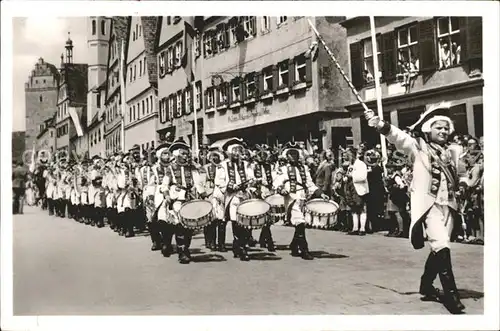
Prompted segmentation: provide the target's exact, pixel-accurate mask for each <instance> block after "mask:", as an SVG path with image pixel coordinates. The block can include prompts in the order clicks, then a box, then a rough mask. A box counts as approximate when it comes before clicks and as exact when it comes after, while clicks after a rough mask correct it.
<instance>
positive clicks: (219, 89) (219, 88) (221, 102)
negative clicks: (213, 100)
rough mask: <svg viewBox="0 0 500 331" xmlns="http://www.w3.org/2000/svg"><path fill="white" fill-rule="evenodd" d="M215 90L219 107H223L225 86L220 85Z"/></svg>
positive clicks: (225, 99) (225, 101)
mask: <svg viewBox="0 0 500 331" xmlns="http://www.w3.org/2000/svg"><path fill="white" fill-rule="evenodd" d="M217 89H218V91H219V105H225V104H226V103H227V89H226V85H225V84H222V85H220V86H219V87H218V88H217Z"/></svg>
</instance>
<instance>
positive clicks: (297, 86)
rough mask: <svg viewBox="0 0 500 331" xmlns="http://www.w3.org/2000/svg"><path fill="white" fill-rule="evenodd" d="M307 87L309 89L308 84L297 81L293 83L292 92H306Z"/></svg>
mask: <svg viewBox="0 0 500 331" xmlns="http://www.w3.org/2000/svg"><path fill="white" fill-rule="evenodd" d="M306 87H307V83H306V82H301V81H298V80H296V81H294V82H293V87H292V90H293V91H300V90H304V89H305V88H306Z"/></svg>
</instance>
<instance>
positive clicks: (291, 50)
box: [203, 16, 319, 135]
mask: <svg viewBox="0 0 500 331" xmlns="http://www.w3.org/2000/svg"><path fill="white" fill-rule="evenodd" d="M226 19H227V18H226ZM313 21H314V18H313ZM218 23H219V22H214V23H212V24H211V25H209V26H207V27H206V29H209V28H212V27H214V26H215V25H217V24H218ZM270 27H271V29H270V32H267V33H263V32H262V17H261V16H259V17H257V20H256V29H257V35H256V36H255V37H254V38H251V39H249V40H247V41H244V42H242V43H241V44H239V45H237V46H231V47H230V48H229V49H227V50H225V51H224V52H222V53H219V54H216V55H214V56H212V57H209V58H206V59H203V72H204V75H203V90H205V89H206V88H207V87H209V86H211V74H214V73H219V74H221V75H222V76H223V78H224V80H225V81H228V80H231V79H233V77H235V76H244V75H245V74H246V73H249V72H254V71H255V72H257V71H261V70H262V69H264V68H265V67H267V66H269V65H274V64H277V63H279V62H281V61H283V60H286V59H289V58H293V57H295V56H297V55H299V54H301V53H304V52H305V51H307V50H308V49H309V46H310V44H311V40H312V35H313V32H312V31H311V29H310V27H309V24H308V23H307V20H306V19H305V18H304V17H302V18H300V19H298V20H295V17H288V20H287V22H286V23H285V24H283V25H281V26H280V27H277V20H276V17H271V25H270ZM312 79H313V82H317V81H318V79H317V70H312ZM318 109H319V105H318V90H317V87H316V85H315V84H313V86H312V87H311V88H309V89H307V91H306V92H305V93H298V94H291V95H290V96H288V98H287V99H286V100H280V99H278V98H273V101H272V103H271V104H264V103H263V102H257V103H256V104H255V107H254V108H251V107H246V106H243V107H241V108H240V109H239V110H237V111H236V112H235V111H233V110H230V109H229V110H226V111H219V110H216V111H215V112H214V113H210V114H207V117H206V122H205V131H206V134H207V135H210V134H214V133H218V132H223V131H229V130H234V129H240V128H246V127H249V126H253V125H259V124H264V123H269V122H273V121H278V120H281V119H286V118H291V117H294V116H298V115H301V114H307V113H312V112H316V111H318Z"/></svg>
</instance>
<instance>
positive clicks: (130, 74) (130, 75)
mask: <svg viewBox="0 0 500 331" xmlns="http://www.w3.org/2000/svg"><path fill="white" fill-rule="evenodd" d="M160 69H161V65H160ZM129 77H130V82H132V78H133V76H132V67H130V73H129Z"/></svg>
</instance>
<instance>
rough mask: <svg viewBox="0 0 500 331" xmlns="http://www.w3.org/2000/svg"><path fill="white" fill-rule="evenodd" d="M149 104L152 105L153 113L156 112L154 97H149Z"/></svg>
mask: <svg viewBox="0 0 500 331" xmlns="http://www.w3.org/2000/svg"><path fill="white" fill-rule="evenodd" d="M149 104H150V105H151V112H154V109H155V108H154V104H153V96H152V95H150V96H149Z"/></svg>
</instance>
